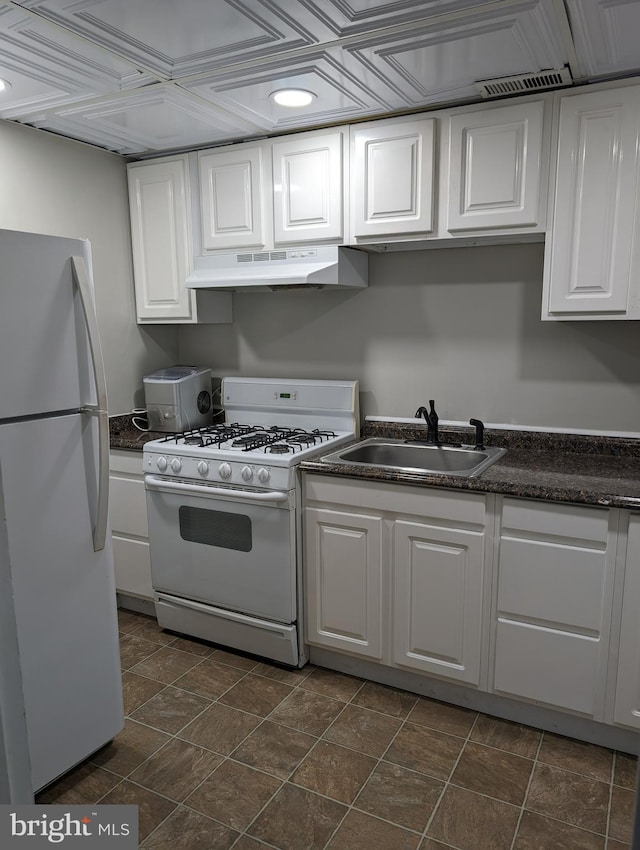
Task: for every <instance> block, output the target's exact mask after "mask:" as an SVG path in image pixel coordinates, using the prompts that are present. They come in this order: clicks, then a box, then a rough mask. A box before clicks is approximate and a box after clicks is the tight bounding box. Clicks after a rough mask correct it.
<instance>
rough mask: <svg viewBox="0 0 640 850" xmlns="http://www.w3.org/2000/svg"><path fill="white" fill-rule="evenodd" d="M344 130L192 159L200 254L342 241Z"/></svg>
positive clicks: (233, 147) (226, 149) (221, 150)
mask: <svg viewBox="0 0 640 850" xmlns="http://www.w3.org/2000/svg"><path fill="white" fill-rule="evenodd" d="M347 134H348V128H347V127H343V128H341V129H340V128H339V129H337V130H329V131H327V130H319V131H317V132H311V133H301V134H300V135H295V136H283V137H282V138H280V139H276V140H273V141H263V142H256V143H251V144H244V143H243V144H239V145H231V146H229V147H224V148H219V149H216V150H213V151H204V152H201V153H200V154H199V155H198V173H199V191H200V219H201V226H202V234H201V242H202V253H203V254H207V253H212V252H225V251H227V252H228V251H235V250H240V251H246V250H255V251H262V250H270V249H272V248H274V247H278V248H280V247H287V246H295V245H311V244H318V243H321V244H326V245H331V244H334V245H336V244H338V245H340V244H343V243H344V241H345V218H346V214H345V192H346V189H345V185H346V177H347V174H348V167H347V156H348V145H347Z"/></svg>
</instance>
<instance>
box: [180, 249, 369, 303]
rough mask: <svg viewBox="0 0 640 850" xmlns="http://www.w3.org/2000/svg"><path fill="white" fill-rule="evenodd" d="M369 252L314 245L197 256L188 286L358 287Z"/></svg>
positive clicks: (363, 279) (363, 281)
mask: <svg viewBox="0 0 640 850" xmlns="http://www.w3.org/2000/svg"><path fill="white" fill-rule="evenodd" d="M368 275H369V255H368V254H367V253H366V252H365V251H359V250H357V249H355V248H343V247H341V246H338V245H315V246H312V247H309V248H283V249H281V250H275V251H254V252H251V251H242V252H240V253H236V254H211V255H208V256H200V257H196V258H195V260H194V268H193V271H192V272H191V274H190V275H189V277H188V278H187V286H188V287H189V288H191V289H231V290H236V289H241V290H249V291H252V292H265V291H267V292H268V291H270V290H272V289H281V288H283V287H287V286H290V287H296V288H300V287H314V286H315V287H318V288H325V287H329V288H330V289H347V288H350V289H358V288H362V287H364V286H367V283H368Z"/></svg>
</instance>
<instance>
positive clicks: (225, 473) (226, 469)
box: [218, 463, 231, 478]
mask: <svg viewBox="0 0 640 850" xmlns="http://www.w3.org/2000/svg"><path fill="white" fill-rule="evenodd" d="M218 475H219V476H220V478H231V464H230V463H221V464H220V466H219V467H218Z"/></svg>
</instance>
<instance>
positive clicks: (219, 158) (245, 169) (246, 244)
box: [198, 145, 266, 251]
mask: <svg viewBox="0 0 640 850" xmlns="http://www.w3.org/2000/svg"><path fill="white" fill-rule="evenodd" d="M264 168H265V166H264V150H263V148H262V147H249V146H244V145H238V146H233V147H232V148H231V150H228V149H225V150H222V151H213V152H207V153H200V154H199V155H198V169H199V175H200V211H201V220H202V249H203V251H218V250H225V251H232V250H234V249H236V248H264V246H265V244H266V229H265V213H264V202H265V199H264V194H265V186H266V183H265V174H264Z"/></svg>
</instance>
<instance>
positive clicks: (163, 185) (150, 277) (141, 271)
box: [127, 154, 231, 324]
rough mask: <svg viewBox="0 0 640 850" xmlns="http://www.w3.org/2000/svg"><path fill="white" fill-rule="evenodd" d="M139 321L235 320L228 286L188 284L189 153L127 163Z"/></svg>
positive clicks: (175, 322)
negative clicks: (201, 288) (204, 288)
mask: <svg viewBox="0 0 640 850" xmlns="http://www.w3.org/2000/svg"><path fill="white" fill-rule="evenodd" d="M127 177H128V183H129V207H130V215H131V242H132V251H133V273H134V283H135V292H136V311H137V318H138V323H139V324H164V323H167V324H193V323H196V322H198V321H201V322H202V321H204V322H230V321H231V295H230V294H229V293H228V292H215V293H214V292H202V293H197V294H196V293H195V292H194V291H193V290H190V289H187V288H186V280H187V276H188V274H189V272H190V271H191V256H192V247H191V216H190V191H189V161H188V156H187V155H186V154H183V155H181V156H175V157H167V158H163V159H160V160H153V161H147V162H140V163H132V164H130V165H128V166H127Z"/></svg>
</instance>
